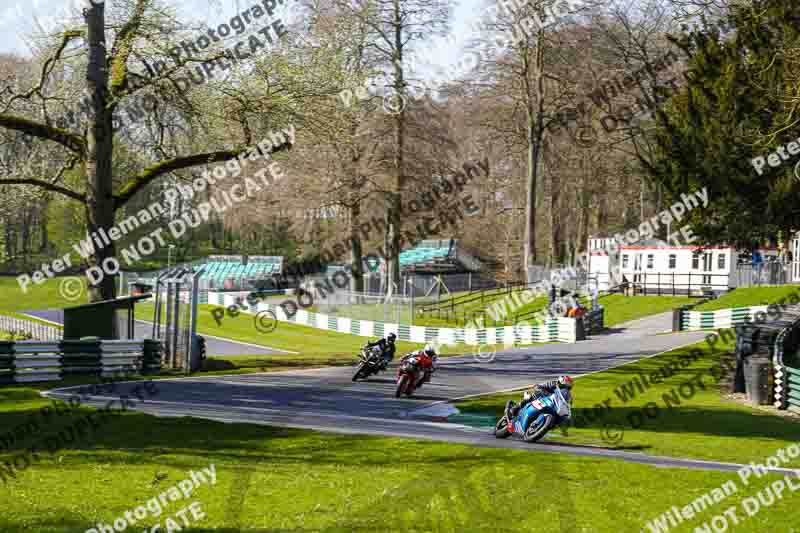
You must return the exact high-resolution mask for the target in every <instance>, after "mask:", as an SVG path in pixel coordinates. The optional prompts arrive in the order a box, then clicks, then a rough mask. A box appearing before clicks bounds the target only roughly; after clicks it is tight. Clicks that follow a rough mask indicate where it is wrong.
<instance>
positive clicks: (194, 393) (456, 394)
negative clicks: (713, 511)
mask: <svg viewBox="0 0 800 533" xmlns="http://www.w3.org/2000/svg"><path fill="white" fill-rule="evenodd" d="M670 321H671V313H665V314H662V315H657V316H653V317H648V318H645V319H642V320H639V321H636V322H632V323H629V324H626V325H622V326H619V327H618V328H617V329H612V330H611V331H610V332H607V333H604V334H602V335H597V336H595V337H593V338H591V339H590V340H587V341H583V342H578V343H575V344H549V345H539V346H532V347H528V348H525V349H518V350H514V351H511V352H498V353H497V354H496V356H495V358H494V360H493V361H487V362H480V361H478V360H477V359H476V358H475V357H474V356H471V355H470V356H458V357H449V358H444V359H440V368H439V370H438V371H437V372H436V373H435V374H434V377H433V380H432V382H431V383H428V384H426V385H425V386H424V387H422V388H421V389H419V390H418V391H417V392H416V393H415V395H414V396H413V397H412V398H408V399H407V398H400V399H395V398H394V388H395V381H394V379H393V377H394V373H393V371H392V370H391V369H390V371H388V372H386V373H383V374H381V375H379V376H377V377H375V376H373V377H372V378H370V379H369V380H367V381H360V382H357V383H353V382H352V381H351V376H352V372H353V369H352V368H350V367H345V368H342V367H338V368H323V369H316V370H305V371H290V372H276V373H262V374H246V375H239V376H217V377H193V378H186V379H167V380H158V381H157V384H158V394H157V396H155V397H154V398H152V399H150V398H147V399H146V400H145V401H144V402H137V407H136V409H137V410H141V411H143V412H146V413H150V414H154V415H158V416H195V417H200V418H207V419H212V420H219V421H226V422H246V423H254V424H266V425H275V426H286V427H299V428H305V429H318V430H323V431H332V432H339V433H358V434H370V435H387V436H397V437H413V438H418V439H430V440H441V441H450V442H458V443H464V444H471V445H476V446H487V447H502V448H509V447H510V448H520V449H527V450H535V451H546V452H562V453H573V454H579V455H590V456H602V457H615V458H620V459H626V460H630V461H635V462H639V463H644V464H656V465H661V466H682V467H690V468H709V469H717V470H736V469H737V468H738V466H737V465H731V464H726V463H714V462H705V461H694V460H682V459H672V458H667V457H651V456H647V455H645V454H642V453H633V452H626V451H622V450H612V449H607V448H602V447H592V446H575V445H565V444H558V443H557V437H556V438H553V439H550V440H548V441H547V442H543V443H540V444H535V445H531V444H527V443H524V442H521V441H518V440H515V439H508V440H498V439H495V438H494V436H493V435H491V434H490V431H489V430H487V429H478V428H472V427H467V426H462V425H456V424H449V423H439V422H432V421H430V418H425V417H419V416H417V415H418V414H419V411H420V410H421V409H423V408H426V410H427V411H430V409H429V408H430V406H431V405H432V404H437V403H441V402H446V401H452V400H454V399H457V398H463V397H465V396H471V395H477V394H485V393H490V392H498V391H504V390H510V389H518V388H521V387H525V386H528V385H531V384H533V383H537V382H540V381H543V380H545V379H549V378H553V377H555V376H557V375H559V374H572V375H573V376H575V375H580V374H586V373H589V372H596V371H601V370H605V369H608V368H611V367H615V366H619V365H622V364H624V363H627V362H630V361H635V360H638V359H642V358H644V357H648V356H652V355H655V354H658V353H661V352H664V351H668V350H671V349H674V348H677V347H679V346H684V345H687V344H692V343H695V342H698V341H700V340H702V339H703V338H704V335H705V333H702V332H696V333H683V334H660V333H664V332H665V331H666V330H668V329H669V326H670V323H671V322H670ZM354 360H355V358H354ZM126 387H127V388H128V389H129V388H131V387H132V385H129V384H120V385H119V386H118V388H117V391H116V392H115V394H116V395H117V397H118V395H119V394H124V393H125V390H126ZM70 391H71V389H70V388H64V389H58V390H55V391H51V392H50V393H48V395H49V396H53V397H61V398H66V397H68V396H69V394H70ZM576 394H580V388H579V387H578V388H577V389H576ZM110 399H112V398H110V397H108V398H102V397H95V398H93V400H95V401H96V404H97V405H101V404H103V403H104V402H106V401H108V400H110ZM92 403H93V404H94V402H92ZM299 413H302V416H298V414H299ZM554 433H557V432H554Z"/></svg>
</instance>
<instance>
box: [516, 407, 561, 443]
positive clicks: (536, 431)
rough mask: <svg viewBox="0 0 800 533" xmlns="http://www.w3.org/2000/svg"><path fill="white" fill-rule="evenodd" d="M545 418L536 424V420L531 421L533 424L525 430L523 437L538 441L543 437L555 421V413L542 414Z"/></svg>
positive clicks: (526, 439) (526, 440)
mask: <svg viewBox="0 0 800 533" xmlns="http://www.w3.org/2000/svg"><path fill="white" fill-rule="evenodd" d="M542 418H543V420H542V421H541V422H539V423H538V424H535V423H534V422H536V421H535V420H534V421H533V422H531V425H529V426H528V428H527V429H526V430H525V434H524V435H523V436H522V438H523V439H524V440H525V442H536V441H537V440H539V439H541V438H542V437H544V436H545V434H546V433H547V432H548V431H550V425H551V424H552V423H553V419H554V417H553V415H552V414H550V413H545V414H543V415H542Z"/></svg>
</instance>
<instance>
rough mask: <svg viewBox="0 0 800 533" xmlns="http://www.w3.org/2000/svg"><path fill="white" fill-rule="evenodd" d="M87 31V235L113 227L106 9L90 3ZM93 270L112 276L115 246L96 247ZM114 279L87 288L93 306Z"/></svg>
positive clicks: (111, 290)
mask: <svg viewBox="0 0 800 533" xmlns="http://www.w3.org/2000/svg"><path fill="white" fill-rule="evenodd" d="M84 16H85V18H86V24H87V27H88V42H89V65H88V69H87V73H86V89H87V91H88V92H89V93H90V94H91V95H92V111H93V113H92V117H91V125H90V128H89V129H88V132H87V158H86V177H87V181H88V183H89V190H88V205H87V209H86V210H87V219H88V229H89V232H90V233H91V232H95V231H96V232H98V234H99V232H101V231H104V232H106V233H107V232H108V230H109V229H110V228H111V227H112V226H113V225H114V201H113V197H112V195H113V190H112V183H113V180H112V176H111V156H112V151H113V137H112V128H111V117H112V114H113V106H110V107H109V106H107V101H108V88H107V81H108V69H107V67H106V37H105V5H104V4H102V3H94V2H93V3H91V4H90V7H89V8H87V9H85V10H84ZM92 259H93V263H94V265H93V266H98V267H100V268H101V269H102V268H103V267H104V266H105V267H107V268H106V270H109V271H110V272H114V271H115V270H114V266H115V265H118V263H117V260H116V259H115V258H114V243H113V241H111V243H110V244H109V245H107V246H104V247H102V248H101V247H99V246H98V247H97V249H95V254H94V256H93V258H92ZM115 280H116V275H109V274H105V275H103V277H102V279H101V280H100V281H99V282H98V283H97V284H96V285H95V286H92V287H90V290H89V299H90V301H92V302H96V301H100V300H110V299H113V298H115V296H116V289H115V287H116V283H115Z"/></svg>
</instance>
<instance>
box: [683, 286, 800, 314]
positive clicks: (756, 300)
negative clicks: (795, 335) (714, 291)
mask: <svg viewBox="0 0 800 533" xmlns="http://www.w3.org/2000/svg"><path fill="white" fill-rule="evenodd" d="M781 300H784V302H783V303H797V302H800V285H779V286H775V287H747V288H742V289H736V290H733V291H731V292H728V293H726V294H723V295H722V296H720V297H719V298H717V299H715V300H710V301H708V302H706V303H704V304H701V305H698V306H697V307H695V308H694V309H692V310H693V311H716V310H718V309H730V308H732V307H749V306H755V305H767V304H773V303H778V302H780V301H781Z"/></svg>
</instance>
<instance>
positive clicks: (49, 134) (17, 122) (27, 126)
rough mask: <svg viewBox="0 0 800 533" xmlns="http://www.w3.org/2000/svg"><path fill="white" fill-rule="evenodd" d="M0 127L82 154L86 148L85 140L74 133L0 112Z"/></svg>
mask: <svg viewBox="0 0 800 533" xmlns="http://www.w3.org/2000/svg"><path fill="white" fill-rule="evenodd" d="M0 127H4V128H7V129H10V130H15V131H21V132H22V133H27V134H28V135H32V136H34V137H38V138H39V139H44V140H46V141H53V142H56V143H58V144H60V145H62V146H64V147H65V148H68V149H69V150H72V151H73V152H77V153H79V154H83V151H84V149H85V148H86V141H84V139H83V138H82V137H80V136H78V135H74V134H72V133H70V132H68V131H67V130H62V129H60V128H54V127H52V126H48V125H47V124H42V123H41V122H34V121H32V120H28V119H26V118H22V117H18V116H16V115H7V114H2V113H0Z"/></svg>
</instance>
